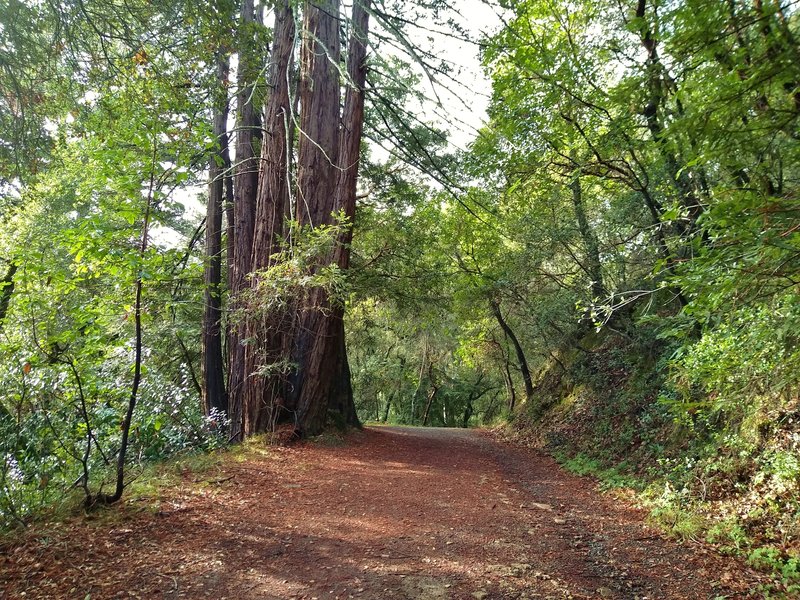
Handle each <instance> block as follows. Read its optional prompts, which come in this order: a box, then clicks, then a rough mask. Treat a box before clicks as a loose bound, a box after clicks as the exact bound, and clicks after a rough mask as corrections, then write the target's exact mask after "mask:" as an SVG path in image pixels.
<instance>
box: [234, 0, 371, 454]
mask: <svg viewBox="0 0 800 600" xmlns="http://www.w3.org/2000/svg"><path fill="white" fill-rule="evenodd" d="M294 10H297V9H295V8H293V6H292V3H290V2H288V1H285V2H280V3H279V4H278V6H277V7H276V9H275V27H274V30H273V31H274V36H273V46H272V53H271V56H270V69H269V73H268V86H267V87H268V89H267V94H266V101H265V107H264V122H263V143H262V144H261V148H260V160H258V161H256V160H255V153H254V152H253V147H254V146H253V141H254V132H257V131H259V130H260V129H259V128H258V127H257V115H256V112H255V110H254V109H253V97H254V95H255V94H253V92H252V90H253V85H254V81H255V79H253V78H252V71H249V70H248V69H247V65H248V64H253V63H252V57H250V58H242V57H241V56H240V63H239V64H240V68H239V75H238V76H239V86H238V87H239V90H240V93H239V98H238V104H239V109H238V118H237V140H238V141H237V156H236V163H237V166H236V170H235V172H236V193H235V200H234V211H233V212H234V215H233V219H234V221H233V228H232V231H231V233H232V235H233V236H234V243H233V247H234V258H233V261H232V269H231V271H232V272H231V273H230V275H229V277H230V280H229V281H230V288H231V294H232V296H233V301H234V305H235V306H237V307H238V309H239V310H238V313H237V317H236V318H235V323H234V327H233V330H232V334H231V339H230V342H231V352H230V359H231V360H230V386H229V389H230V417H231V420H232V426H231V427H232V437H233V438H234V439H241V438H242V437H244V436H247V435H250V434H253V433H257V432H260V431H265V430H267V429H269V428H271V427H274V426H275V425H277V424H278V423H280V422H288V423H291V424H292V428H293V430H294V431H295V432H296V433H297V434H298V435H308V434H315V433H318V432H319V431H321V430H322V428H323V427H324V426H325V424H326V423H327V421H328V418H329V416H330V413H336V414H338V419H337V420H338V421H340V422H342V423H344V424H349V425H358V418H357V416H356V412H355V407H354V405H353V398H352V390H351V388H350V381H349V367H348V364H347V356H346V350H345V341H344V327H343V324H342V318H343V313H344V310H343V307H342V306H341V303H340V301H339V300H338V299H335V298H332V297H331V296H330V295H329V293H328V291H327V290H326V289H325V288H324V287H322V286H319V287H315V288H313V289H312V290H311V291H310V292H309V293H308V294H307V295H306V296H305V297H304V298H302V299H298V301H297V302H294V303H289V304H288V306H286V307H283V309H282V310H281V311H277V313H276V312H275V311H272V312H266V313H263V312H260V311H257V310H251V307H252V305H253V304H254V303H255V304H257V303H258V297H257V293H258V290H259V287H258V282H259V279H260V278H261V277H262V276H263V275H262V274H263V273H264V271H265V270H266V269H269V268H270V267H274V266H275V263H276V260H280V259H278V258H276V257H278V256H280V255H279V251H280V250H281V249H285V248H286V247H287V246H290V245H291V243H292V242H293V240H292V239H290V235H289V234H290V232H291V231H292V230H294V229H296V228H297V227H300V228H307V229H317V228H320V227H325V226H330V225H334V224H337V225H338V227H337V228H336V229H334V231H336V232H337V239H336V240H335V242H336V243H335V244H334V249H333V250H332V251H330V252H326V253H324V255H322V256H318V257H316V258H315V260H314V264H312V265H310V267H309V269H310V271H311V273H310V274H313V273H314V272H315V271H319V270H320V269H322V268H325V267H328V266H331V265H335V266H336V267H338V268H339V269H347V268H348V266H349V262H350V261H349V256H350V249H349V243H350V239H351V230H350V225H351V223H352V219H353V216H354V214H355V201H356V181H357V176H358V162H359V158H360V144H361V137H362V129H363V119H364V85H365V79H366V48H367V31H368V22H369V5H368V2H366V1H365V2H356V3H354V6H353V16H352V19H351V21H350V31H351V35H350V40H349V44H348V49H347V78H346V86H347V89H346V91H345V92H344V94H343V90H342V84H341V82H340V81H341V79H342V78H341V73H340V71H341V68H340V61H341V41H340V29H341V22H342V18H341V16H340V6H339V2H338V0H319V1H315V2H314V1H307V2H305V3H303V6H302V31H301V32H300V38H301V48H300V68H299V79H296V77H295V69H294V68H293V65H294V60H293V52H294V40H295V38H296V31H295V17H296V15H295V14H294ZM253 14H254V13H253V7H252V0H244V2H243V6H242V24H243V25H244V27H243V28H242V32H243V35H245V36H246V35H247V31H248V29H247V23H250V22H252V20H253V18H254V17H253ZM246 46H247V40H244V41H243V42H242V44H241V47H240V52H242V51H243V49H245V48H246ZM242 65H244V67H243V66H242ZM295 85H296V86H297V89H298V94H297V98H296V100H298V101H299V106H298V103H297V102H295V101H293V97H292V92H293V89H294V87H295ZM343 95H344V106H342V102H341V99H342V96H343ZM298 112H299V115H298V114H297V113H298ZM295 140H296V147H295ZM295 150H296V168H295V165H293V157H294V151H295ZM292 199H294V201H292ZM336 215H343V216H344V218H345V223H344V225H342V224H341V223H338V222H337V218H336ZM287 222H294V224H295V225H294V226H293V227H289V228H288V229H287V227H286V224H287Z"/></svg>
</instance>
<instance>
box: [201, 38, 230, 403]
mask: <svg viewBox="0 0 800 600" xmlns="http://www.w3.org/2000/svg"><path fill="white" fill-rule="evenodd" d="M217 77H218V79H219V85H220V89H219V96H218V99H217V100H216V102H215V106H214V124H213V128H214V129H213V133H214V139H215V140H216V143H217V144H218V150H217V151H215V152H214V153H213V154H212V155H211V161H210V164H209V168H208V177H209V186H208V188H209V189H208V206H207V211H206V265H205V273H204V282H205V294H204V297H205V304H204V310H203V340H202V342H203V344H202V346H203V362H202V365H203V369H202V380H203V385H202V398H203V408H204V410H205V413H206V414H210V413H211V410H212V409H214V410H216V411H217V412H219V413H222V414H227V413H228V396H227V393H226V391H225V370H224V366H223V356H222V332H221V325H222V212H223V209H224V206H223V205H224V196H225V159H224V158H223V156H224V155H225V154H227V148H228V127H227V122H228V98H227V88H226V85H225V82H227V80H228V56H227V55H223V54H222V53H221V52H220V55H219V56H218V58H217Z"/></svg>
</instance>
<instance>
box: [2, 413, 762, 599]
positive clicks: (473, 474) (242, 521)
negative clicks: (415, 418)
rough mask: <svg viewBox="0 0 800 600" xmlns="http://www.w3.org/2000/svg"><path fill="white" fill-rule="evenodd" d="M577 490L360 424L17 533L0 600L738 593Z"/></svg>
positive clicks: (415, 431)
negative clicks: (337, 440) (329, 439)
mask: <svg viewBox="0 0 800 600" xmlns="http://www.w3.org/2000/svg"><path fill="white" fill-rule="evenodd" d="M233 456H234V457H235V455H233ZM594 487H595V486H594V485H593V484H592V483H591V481H589V480H587V479H585V478H578V477H575V476H572V475H570V474H567V473H565V472H564V471H562V470H561V469H560V468H559V467H558V465H557V464H556V463H555V462H554V461H553V460H552V459H550V458H549V457H547V456H545V455H542V454H540V453H536V452H532V451H527V450H522V449H519V448H516V447H513V446H510V445H507V444H503V443H500V442H497V441H495V440H493V439H491V438H490V437H489V436H488V435H486V434H484V433H481V432H477V431H468V430H452V429H450V430H448V429H433V428H400V427H379V428H370V429H367V430H365V431H364V432H363V433H359V434H354V435H353V436H351V438H350V439H349V441H348V443H347V444H346V445H342V446H325V445H321V444H303V445H300V446H295V447H291V448H276V449H274V450H273V449H270V450H269V451H268V452H267V453H265V454H264V455H263V456H262V455H260V454H258V453H255V452H248V453H246V454H245V455H244V456H243V457H242V459H241V460H238V461H237V460H230V461H226V462H225V463H224V464H223V465H222V466H221V467H220V470H219V471H218V472H216V471H215V472H214V473H211V474H209V473H205V474H203V475H202V476H201V477H200V478H199V479H198V476H197V474H193V473H190V472H187V473H185V474H184V475H183V477H182V483H181V485H180V486H178V487H177V488H174V489H172V488H171V489H168V490H166V491H165V492H163V495H162V500H161V503H160V507H159V509H158V510H157V511H153V510H147V509H142V508H141V506H139V507H138V508H137V502H136V501H129V502H128V503H127V505H126V506H125V507H124V509H122V512H123V516H124V518H117V519H114V520H113V521H112V522H111V523H109V522H108V520H107V519H98V520H97V521H95V522H92V521H89V522H86V521H84V520H80V521H76V522H73V523H71V524H67V525H64V526H62V527H61V528H60V529H59V528H57V529H54V530H53V531H50V532H49V533H48V534H46V535H43V534H42V533H41V532H40V533H38V534H37V535H31V536H29V537H28V539H27V541H25V542H24V543H22V544H21V545H16V546H12V547H6V548H4V549H2V555H0V598H8V599H11V598H14V599H17V598H50V599H53V598H77V599H79V600H81V599H91V600H97V599H105V598H131V597H133V598H144V599H157V598H164V599H177V598H198V599H199V598H213V599H222V598H227V599H229V600H245V599H257V598H265V599H273V598H274V599H286V598H308V599H310V598H318V599H320V600H322V599H323V598H340V599H342V598H361V599H378V598H387V599H388V598H397V599H400V598H409V599H421V600H435V599H451V598H452V599H458V598H465V599H472V598H475V599H481V598H484V599H491V598H530V599H545V598H553V599H556V598H576V599H577V598H586V599H589V598H591V599H594V598H619V599H625V600H633V599H636V598H638V599H645V598H647V599H650V600H663V599H672V598H674V599H678V598H681V599H682V598H716V597H726V598H744V597H746V590H747V589H748V587H750V586H751V584H752V580H751V581H750V582H748V581H746V580H745V579H746V578H747V577H750V575H748V574H747V573H746V572H745V571H744V570H742V569H741V566H740V565H739V564H738V563H736V562H735V561H733V560H730V559H725V558H722V557H719V556H717V555H715V554H713V553H711V552H708V551H707V550H705V549H704V548H703V547H702V546H699V545H695V544H691V545H679V544H677V543H675V542H673V541H670V540H665V539H663V538H662V537H661V536H659V535H658V534H657V533H656V532H655V531H653V530H651V529H649V528H648V527H646V526H645V525H644V524H643V522H642V516H643V515H642V514H641V513H640V512H638V511H636V510H633V509H631V508H630V507H628V506H626V505H625V503H624V502H621V501H619V500H615V499H614V498H612V497H610V496H604V495H602V494H599V493H597V492H596V491H595V490H594V489H593V488H594ZM138 503H139V504H142V501H139V502H138ZM147 503H149V504H147ZM144 504H145V505H148V506H151V505H152V499H149V500H147V502H145V503H144Z"/></svg>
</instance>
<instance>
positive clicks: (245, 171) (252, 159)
mask: <svg viewBox="0 0 800 600" xmlns="http://www.w3.org/2000/svg"><path fill="white" fill-rule="evenodd" d="M254 23H255V10H254V6H253V0H242V8H241V18H240V26H241V27H240V33H239V48H238V49H239V66H238V69H237V76H236V77H237V83H238V90H239V91H238V94H237V117H236V165H235V167H234V197H233V215H234V217H233V223H234V231H233V234H234V235H233V250H234V252H233V261H232V262H231V266H232V269H231V270H230V272H229V274H228V287H229V289H230V293H231V304H232V306H233V308H234V309H235V308H237V307H239V306H240V304H239V301H240V299H241V298H240V296H241V294H242V292H243V291H244V290H245V289H246V288H247V287H248V286H247V275H248V274H249V273H250V271H251V268H250V259H251V252H252V248H253V233H254V217H255V205H256V191H257V189H258V160H257V159H256V155H255V151H254V148H253V142H254V141H255V135H254V133H255V129H256V126H257V115H256V110H255V107H254V106H253V95H254V94H253V91H254V89H253V82H254V81H255V78H256V76H257V75H258V69H257V68H256V67H254V62H255V61H254V56H253V55H254V48H253V40H252V27H253V25H254ZM244 339H245V336H244V331H243V328H242V327H241V324H240V323H235V324H234V326H233V327H232V329H231V333H230V340H229V345H230V350H229V352H230V360H231V363H230V371H229V373H230V377H229V382H228V397H229V402H230V420H231V432H230V437H231V439H232V440H235V441H241V440H242V439H243V436H244V404H245V391H246V387H247V384H248V376H249V373H248V372H247V370H246V368H245V366H246V363H245V347H244V345H243V342H244Z"/></svg>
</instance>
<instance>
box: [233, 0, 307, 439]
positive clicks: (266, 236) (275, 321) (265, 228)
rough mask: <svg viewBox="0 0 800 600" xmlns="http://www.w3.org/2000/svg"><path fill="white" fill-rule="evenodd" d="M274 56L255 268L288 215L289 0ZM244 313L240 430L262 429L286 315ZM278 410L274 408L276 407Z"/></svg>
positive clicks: (272, 412)
mask: <svg viewBox="0 0 800 600" xmlns="http://www.w3.org/2000/svg"><path fill="white" fill-rule="evenodd" d="M273 31H274V42H273V47H272V62H271V66H270V72H269V79H268V87H269V89H268V96H267V99H266V105H265V111H264V114H265V119H264V130H265V132H266V135H265V136H264V140H263V144H262V147H261V177H260V178H259V187H258V193H257V197H256V205H255V221H254V231H253V239H252V247H251V250H250V269H251V271H252V272H253V273H255V274H256V275H255V276H254V279H253V280H252V281H251V283H252V285H257V283H258V276H257V273H258V271H260V270H263V269H266V268H268V267H270V266H272V260H271V258H272V256H273V255H274V254H275V253H276V252H278V251H279V250H280V247H281V243H282V240H283V228H284V227H283V224H284V220H285V219H286V218H288V216H289V177H288V169H289V155H290V152H289V150H290V140H291V137H292V136H291V130H292V129H293V121H292V115H291V106H290V97H289V90H290V84H291V71H292V64H293V54H294V52H293V50H294V37H295V26H294V15H293V13H292V8H291V4H290V3H289V2H288V1H284V2H282V3H281V4H280V5H279V6H277V7H276V9H275V27H274V30H273ZM267 320H268V322H263V321H262V319H261V317H259V316H256V317H254V318H248V319H247V322H246V325H245V329H246V332H247V334H246V335H247V338H248V340H250V343H249V344H248V345H247V346H246V347H245V372H246V373H247V374H248V379H247V385H246V386H245V388H244V391H243V421H244V434H245V435H246V436H247V435H251V434H253V433H256V432H259V431H264V430H266V429H267V427H268V425H269V424H270V423H275V422H276V421H277V420H278V419H279V418H281V417H283V416H285V415H280V414H278V412H280V410H281V407H282V406H283V404H284V401H283V396H284V388H285V386H284V378H283V374H282V373H281V372H280V369H278V368H276V365H278V363H279V361H281V359H282V357H283V356H282V353H283V346H284V344H283V336H284V335H287V334H288V332H287V331H286V328H287V325H286V324H285V320H286V319H285V317H284V315H280V314H276V315H270V316H268V317H267ZM260 367H271V368H270V369H269V375H267V374H258V370H259V368H260ZM276 411H278V412H276Z"/></svg>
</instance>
